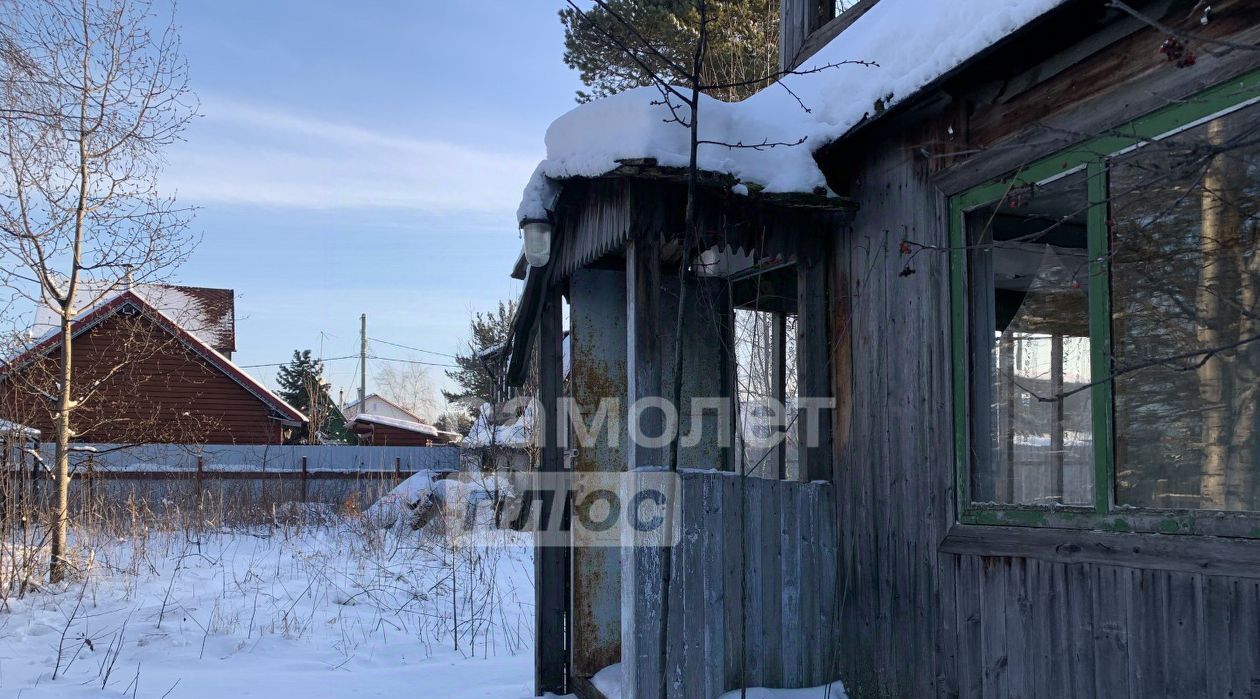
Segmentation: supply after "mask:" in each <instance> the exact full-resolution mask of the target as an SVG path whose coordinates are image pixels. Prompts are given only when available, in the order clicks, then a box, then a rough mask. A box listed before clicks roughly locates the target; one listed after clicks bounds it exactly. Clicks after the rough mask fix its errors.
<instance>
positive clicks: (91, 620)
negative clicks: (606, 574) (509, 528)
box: [0, 517, 533, 699]
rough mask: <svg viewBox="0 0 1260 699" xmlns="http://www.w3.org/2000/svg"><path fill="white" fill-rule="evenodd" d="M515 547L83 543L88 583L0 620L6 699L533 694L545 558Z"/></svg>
mask: <svg viewBox="0 0 1260 699" xmlns="http://www.w3.org/2000/svg"><path fill="white" fill-rule="evenodd" d="M502 537H503V539H502V540H501V541H499V542H497V544H496V545H488V546H476V547H469V546H465V547H463V548H454V549H453V550H452V547H451V546H450V545H449V544H448V542H447V541H446V539H445V538H444V537H443V536H441V535H439V534H435V533H434V532H431V531H425V532H420V533H417V532H413V531H411V530H410V529H408V528H406V527H400V528H395V529H392V530H385V531H382V530H379V529H374V528H371V527H368V526H364V525H363V522H362V520H360V519H358V518H351V517H347V518H341V519H340V520H338V521H337V523H335V524H332V525H323V526H315V527H296V526H287V527H265V528H257V529H250V530H238V531H213V532H204V533H191V532H149V533H145V532H138V533H137V534H135V535H133V536H127V537H121V538H111V539H106V540H102V539H101V538H93V537H91V536H89V535H86V534H83V533H80V534H79V538H78V540H77V542H76V543H77V546H76V548H77V550H78V551H79V553H80V554H81V555H82V556H84V557H85V558H84V559H83V560H82V562H81V567H82V568H83V569H84V570H85V571H86V573H85V574H81V575H78V576H76V579H74V580H73V581H71V582H70V583H68V584H65V585H62V586H59V587H57V588H56V589H45V590H39V591H35V592H28V593H27V594H25V595H23V596H22V597H21V598H17V597H16V596H10V597H9V599H8V600H7V609H2V610H0V696H4V697H25V698H29V699H39V698H41V697H50V698H51V697H88V696H91V697H98V696H106V697H111V696H112V697H154V698H158V697H171V698H172V699H176V698H181V697H182V698H194V699H200V698H202V697H205V698H209V697H223V696H254V697H285V696H301V697H351V696H354V697H373V696H381V697H392V698H397V697H495V698H505V697H506V698H508V699H515V698H517V697H527V696H532V694H533V674H532V673H533V652H532V649H533V586H532V570H533V569H532V562H531V555H530V550H529V547H528V545H527V542H528V540H527V539H523V538H520V537H519V535H513V534H510V533H503V534H502ZM514 537H516V538H514ZM498 544H501V545H498Z"/></svg>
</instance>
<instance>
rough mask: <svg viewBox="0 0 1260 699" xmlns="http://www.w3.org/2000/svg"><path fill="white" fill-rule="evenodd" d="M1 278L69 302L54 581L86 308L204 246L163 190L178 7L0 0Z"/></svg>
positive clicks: (112, 0)
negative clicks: (79, 334)
mask: <svg viewBox="0 0 1260 699" xmlns="http://www.w3.org/2000/svg"><path fill="white" fill-rule="evenodd" d="M0 25H2V26H3V34H4V37H3V42H2V44H0V119H2V121H0V168H2V169H3V175H2V177H3V179H4V187H3V189H2V191H0V255H3V263H2V264H0V267H2V268H3V269H4V271H3V272H2V273H0V274H3V276H2V277H0V282H2V283H4V284H5V285H7V286H9V287H10V288H12V289H15V290H17V291H18V293H21V294H23V295H25V296H26V297H27V298H29V299H30V300H31V301H33V302H34V303H37V304H47V305H49V306H50V307H51V308H52V309H53V310H54V311H55V312H56V316H57V319H58V321H59V327H58V328H57V330H56V331H55V332H57V333H58V335H59V336H60V338H61V353H60V372H59V377H58V379H59V380H58V383H57V385H56V393H55V394H54V395H47V396H45V398H46V399H47V400H48V401H49V402H50V403H51V404H52V405H55V406H56V407H55V409H54V418H55V420H54V423H55V424H54V429H53V432H54V439H55V443H56V457H55V462H54V465H53V470H54V473H55V477H56V482H57V485H56V496H55V504H54V505H53V512H52V515H51V532H50V543H51V564H50V572H49V577H50V579H51V580H52V581H53V582H57V581H59V580H61V579H63V578H64V576H65V574H66V572H67V565H68V564H67V558H66V538H67V537H66V534H67V528H68V524H69V511H68V500H69V452H70V442H71V440H72V439H74V437H75V429H74V420H73V415H74V411H75V410H76V409H77V408H80V407H81V405H82V402H81V399H82V397H83V394H84V393H85V389H87V390H90V389H91V387H90V386H88V387H83V386H78V385H76V383H75V381H74V378H75V372H74V364H73V359H74V354H73V351H72V340H73V329H74V323H75V320H76V318H77V317H78V315H79V313H80V311H81V309H84V308H89V307H91V306H92V305H93V304H95V303H96V302H98V301H100V300H101V299H102V298H104V297H106V296H108V295H111V294H114V293H116V292H117V291H119V290H120V289H121V288H122V287H124V286H125V285H128V284H132V283H141V282H146V281H153V280H155V279H157V278H160V277H161V276H162V275H163V274H165V273H167V272H168V271H169V270H170V269H171V268H172V267H173V266H174V265H176V264H178V263H180V262H182V261H183V259H184V258H185V257H186V256H187V254H188V252H189V250H190V247H191V245H190V240H189V238H188V237H187V235H186V228H187V222H188V216H189V211H188V210H187V209H181V208H179V207H178V206H177V205H176V204H175V201H174V200H173V199H172V198H170V197H167V196H164V195H163V194H162V193H161V192H160V191H159V189H158V183H157V176H158V173H159V170H160V167H161V165H162V152H163V149H164V148H165V147H166V146H168V145H170V144H171V143H173V142H174V141H176V140H177V139H178V138H179V135H180V133H181V132H182V131H183V129H184V128H185V126H187V124H188V123H189V121H190V120H191V119H192V117H193V115H194V112H195V104H194V101H193V98H192V95H191V93H190V91H189V87H188V77H187V66H186V64H185V62H184V61H183V59H182V58H181V57H180V54H179V39H178V35H177V33H176V31H175V25H174V23H173V20H171V19H170V18H166V19H165V20H164V18H162V17H159V13H158V12H157V8H156V7H155V6H154V5H153V4H152V3H150V2H147V1H146V0H78V1H77V2H61V1H57V0H7V1H6V2H4V3H3V4H2V5H0Z"/></svg>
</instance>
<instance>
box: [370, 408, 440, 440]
mask: <svg viewBox="0 0 1260 699" xmlns="http://www.w3.org/2000/svg"><path fill="white" fill-rule="evenodd" d="M351 422H367V423H371V424H374V425H385V426H386V427H396V428H398V429H400V430H407V431H408V432H416V433H419V434H423V435H428V436H430V437H441V436H447V435H450V433H449V432H443V431H442V430H439V429H438V428H436V427H434V426H433V425H426V424H424V423H423V422H412V421H411V420H400V419H398V418H396V417H388V416H385V415H373V414H371V413H361V414H359V415H355V416H354V419H352V420H351Z"/></svg>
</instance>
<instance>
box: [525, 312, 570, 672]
mask: <svg viewBox="0 0 1260 699" xmlns="http://www.w3.org/2000/svg"><path fill="white" fill-rule="evenodd" d="M562 303H563V299H562V298H561V295H560V289H559V288H558V287H550V288H548V289H546V290H545V291H544V293H543V301H542V310H541V314H540V319H539V321H540V322H539V338H538V353H539V354H538V393H539V399H540V401H541V402H542V406H541V408H542V415H543V416H544V426H545V434H544V442H543V447H542V457H541V462H540V464H539V470H540V471H542V472H544V473H560V472H561V471H563V470H564V445H563V444H562V443H561V441H560V440H561V438H562V437H563V435H564V433H565V430H564V428H563V427H564V426H563V425H561V424H560V411H559V409H558V408H559V400H560V394H561V391H562V386H563V385H564V364H563V362H564V360H563V347H562V342H563V337H564V328H563V316H562V311H563V309H562ZM550 538H553V537H547V536H543V535H541V534H540V535H538V536H536V537H535V551H534V580H535V585H534V602H535V609H534V614H535V627H534V628H535V634H536V639H535V644H534V693H535V694H536V695H539V696H541V695H542V694H543V693H544V692H552V693H554V694H565V693H567V692H568V691H569V686H568V677H569V645H568V639H570V638H571V637H572V635H571V634H570V633H569V629H568V618H569V615H568V606H569V604H568V600H569V549H568V547H567V546H557V545H555V543H556V542H555V541H548V539H550Z"/></svg>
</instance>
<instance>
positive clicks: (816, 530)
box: [625, 472, 840, 699]
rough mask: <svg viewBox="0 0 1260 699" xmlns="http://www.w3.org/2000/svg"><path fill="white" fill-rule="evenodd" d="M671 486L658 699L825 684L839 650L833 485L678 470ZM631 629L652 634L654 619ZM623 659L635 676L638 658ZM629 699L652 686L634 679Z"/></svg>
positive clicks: (650, 692)
mask: <svg viewBox="0 0 1260 699" xmlns="http://www.w3.org/2000/svg"><path fill="white" fill-rule="evenodd" d="M680 480H681V494H682V498H681V500H680V502H681V511H680V514H679V524H678V526H679V529H678V531H679V536H680V539H679V542H678V545H677V546H675V547H674V549H673V555H672V556H671V566H672V567H671V570H672V577H671V583H670V584H671V593H670V594H671V597H670V599H671V604H670V619H669V625H668V633H667V637H666V639H665V643H666V648H667V659H666V671H665V673H664V677H663V681H664V683H665V689H666V696H669V697H679V698H685V699H691V698H692V697H717V696H719V695H721V694H722V693H723V692H726V691H729V690H732V689H737V688H739V687H811V686H817V685H820V684H824V683H826V682H829V681H830V680H831V679H832V677H831V670H830V668H831V666H832V664H833V663H834V660H835V656H836V655H838V654H839V652H838V649H839V648H840V646H838V645H837V642H836V635H835V631H836V626H835V623H834V611H835V591H836V585H835V580H836V569H835V562H836V560H837V557H836V550H835V543H834V542H835V535H834V531H833V528H832V527H833V522H834V513H833V510H834V507H835V501H834V498H833V494H834V489H833V487H832V486H831V485H830V484H827V483H817V482H815V483H797V482H789V481H777V480H768V479H763V478H739V477H738V476H736V475H734V474H733V473H730V472H725V473H719V472H683V473H681V474H680ZM648 602H649V603H650V602H651V600H648ZM629 621H630V623H631V624H633V626H632V627H631V628H629V629H628V631H629V632H630V633H631V634H633V635H635V636H641V637H643V638H644V640H645V642H651V641H652V639H653V638H654V637H655V636H656V634H658V633H659V627H658V626H657V625H656V620H654V619H645V618H631V619H630V620H629ZM625 662H626V669H627V671H628V672H636V669H635V668H636V659H635V658H627V659H625ZM639 677H640V679H641V680H642V679H644V678H643V676H642V674H641V673H640V676H639ZM630 696H638V697H657V696H660V694H659V688H658V687H657V686H656V685H655V683H653V682H642V681H641V682H639V683H636V685H635V693H634V694H633V695H630Z"/></svg>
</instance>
